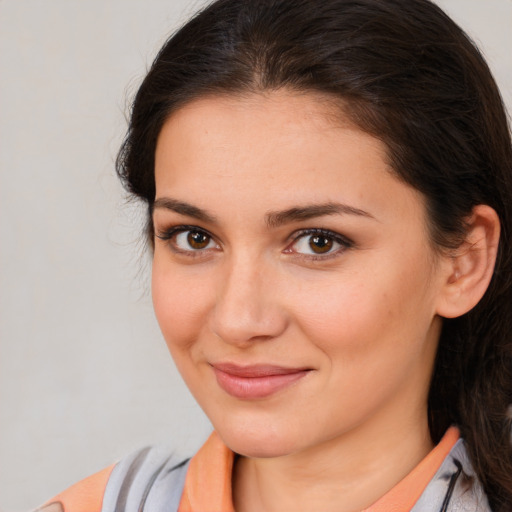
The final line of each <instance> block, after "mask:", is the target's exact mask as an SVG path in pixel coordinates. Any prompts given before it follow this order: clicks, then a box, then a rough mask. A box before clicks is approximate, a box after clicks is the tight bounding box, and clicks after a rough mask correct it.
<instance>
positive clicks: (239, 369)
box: [211, 363, 311, 378]
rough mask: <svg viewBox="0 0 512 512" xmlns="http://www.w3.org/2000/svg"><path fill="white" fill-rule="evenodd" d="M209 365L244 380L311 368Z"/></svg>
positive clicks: (261, 365)
mask: <svg viewBox="0 0 512 512" xmlns="http://www.w3.org/2000/svg"><path fill="white" fill-rule="evenodd" d="M211 365H212V366H213V367H214V368H215V369H216V370H219V371H221V372H224V373H227V374H229V375H233V376H235V377H245V378H256V377H271V376H273V375H287V374H290V373H298V372H303V371H307V370H311V368H306V367H296V368H290V367H285V366H277V365H273V364H252V365H237V364H234V363H212V364H211Z"/></svg>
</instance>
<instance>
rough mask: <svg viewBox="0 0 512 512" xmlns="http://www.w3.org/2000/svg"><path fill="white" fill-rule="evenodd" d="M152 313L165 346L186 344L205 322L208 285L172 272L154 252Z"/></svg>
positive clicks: (184, 345) (191, 341)
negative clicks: (153, 311)
mask: <svg viewBox="0 0 512 512" xmlns="http://www.w3.org/2000/svg"><path fill="white" fill-rule="evenodd" d="M151 287H152V297H153V306H154V309H155V315H156V318H157V320H158V323H159V325H160V329H161V331H162V334H163V336H164V338H165V341H166V343H167V345H168V346H169V349H170V350H171V351H173V349H174V348H177V349H181V348H183V349H185V348H187V347H190V346H191V345H192V344H193V343H194V341H195V340H196V339H197V337H198V333H199V332H200V331H201V329H202V328H203V326H204V325H205V324H206V320H205V318H206V315H207V310H208V305H209V303H210V297H209V294H208V290H211V288H212V287H211V286H208V283H207V282H205V280H204V279H197V278H191V276H188V275H187V274H186V273H183V272H176V271H175V269H173V268H172V267H171V266H167V265H166V264H165V262H164V263H162V262H161V261H160V259H159V258H158V257H157V256H156V255H155V259H154V262H153V270H152V284H151Z"/></svg>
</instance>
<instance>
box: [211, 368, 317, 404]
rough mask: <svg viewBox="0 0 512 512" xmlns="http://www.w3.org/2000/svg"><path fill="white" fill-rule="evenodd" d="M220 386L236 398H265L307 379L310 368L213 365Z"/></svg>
mask: <svg viewBox="0 0 512 512" xmlns="http://www.w3.org/2000/svg"><path fill="white" fill-rule="evenodd" d="M212 367H213V370H214V372H215V377H216V378H217V383H218V384H219V386H220V387H221V388H222V389H223V390H224V391H225V392H226V393H228V394H229V395H231V396H234V397H235V398H240V399H244V400H251V399H257V398H265V397H267V396H270V395H272V394H274V393H277V392H278V391H280V390H281V389H284V388H286V387H288V386H289V385H291V384H293V383H294V382H296V381H297V380H299V379H301V378H302V377H305V376H306V375H307V374H308V373H309V371H310V369H309V368H283V367H280V366H273V365H254V366H237V365H234V364H231V363H219V364H214V365H212Z"/></svg>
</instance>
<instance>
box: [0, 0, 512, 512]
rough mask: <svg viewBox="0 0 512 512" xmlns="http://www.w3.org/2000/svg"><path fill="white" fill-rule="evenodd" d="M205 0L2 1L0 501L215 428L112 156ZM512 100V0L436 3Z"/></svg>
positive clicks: (9, 502) (59, 485) (2, 504)
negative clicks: (176, 337)
mask: <svg viewBox="0 0 512 512" xmlns="http://www.w3.org/2000/svg"><path fill="white" fill-rule="evenodd" d="M202 3H203V2H202V0H197V1H192V2H191V1H187V0H149V1H147V0H88V1H86V0H81V1H80V0H0V404H1V408H0V434H1V435H0V511H4V512H6V511H9V512H14V511H18V510H19V511H21V510H28V509H30V508H32V507H35V506H36V505H38V504H40V503H41V502H43V501H44V500H46V499H48V498H50V497H51V496H52V495H54V494H56V493H57V492H59V491H60V490H63V489H64V488H66V487H67V486H69V485H70V484H72V483H73V482H76V481H77V480H79V479H81V478H83V477H85V476H87V475H88V474H91V473H93V472H95V471H97V470H99V469H101V468H103V467H105V466H106V465H108V464H110V463H111V462H113V461H115V460H116V459H117V458H119V457H121V456H122V455H124V454H126V453H128V452H130V451H131V450H133V449H135V448H138V447H140V446H143V445H145V444H148V443H155V442H157V443H158V442H164V443H167V444H169V445H171V446H174V447H175V448H176V449H177V450H179V451H180V452H183V453H188V452H191V451H193V450H194V449H195V448H196V447H197V446H199V444H200V443H201V442H202V441H203V440H204V438H205V437H206V436H207V434H208V432H209V429H210V426H209V424H208V422H207V420H206V419H205V418H204V416H203V415H202V413H201V412H200V411H199V409H198V407H197V406H196V405H195V404H194V402H193V400H192V399H191V397H190V395H189V394H188V392H187V390H186V389H185V387H184V385H183V384H182V383H181V380H180V377H179V376H178V375H177V372H176V370H175V368H174V366H173V365H172V362H171V359H170V357H169V356H168V354H167V349H166V347H165V344H164V342H163V340H162V338H161V335H160V333H159V330H158V327H157V325H156V321H155V319H154V317H153V313H152V307H151V299H150V293H149V268H150V261H149V259H148V257H147V254H146V255H145V256H144V250H143V247H142V245H141V243H140V236H139V235H140V228H141V222H142V220H141V219H142V212H141V211H140V210H139V209H138V208H137V207H136V206H135V205H129V204H126V202H125V201H124V199H123V198H124V196H123V193H122V190H121V187H120V185H119V184H118V182H117V179H116V178H115V175H114V170H113V169H114V167H113V160H114V158H115V154H116V151H117V148H118V145H119V142H120V140H121V138H122V136H123V135H124V130H125V126H126V125H125V120H124V117H123V112H124V111H125V106H126V104H127V100H126V98H127V97H128V98H129V97H130V96H131V93H133V91H134V90H135V89H136V86H137V84H138V83H139V82H140V80H141V78H142V76H143V75H144V72H145V70H146V69H147V66H148V65H149V63H150V62H151V60H152V58H153V56H154V55H155V53H156V51H157V50H158V48H159V47H160V45H161V44H162V43H163V41H164V40H165V38H166V35H167V34H169V33H170V32H171V31H172V30H174V29H175V28H176V27H177V26H178V25H179V24H181V23H182V22H183V21H184V20H185V19H187V17H188V16H189V15H190V14H191V13H192V12H194V10H195V9H196V8H197V7H198V6H200V5H201V4H202ZM438 3H439V4H440V5H441V6H442V7H444V8H445V9H446V10H447V11H448V13H449V14H451V15H452V16H453V17H454V18H455V19H456V20H457V21H458V22H459V23H460V24H461V25H462V26H463V27H464V28H466V30H467V31H468V32H469V33H470V34H471V35H472V36H473V37H474V38H475V39H476V40H477V42H478V43H479V44H480V46H481V48H482V49H483V51H484V53H485V55H486V56H487V58H488V60H489V62H490V64H491V67H492V69H493V71H494V73H495V76H496V78H497V81H498V83H499V84H500V87H501V90H502V93H503V96H504V98H505V100H506V102H507V104H508V105H509V109H510V106H511V105H512V62H511V51H512V0H439V1H438Z"/></svg>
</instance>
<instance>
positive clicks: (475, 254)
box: [437, 205, 500, 318]
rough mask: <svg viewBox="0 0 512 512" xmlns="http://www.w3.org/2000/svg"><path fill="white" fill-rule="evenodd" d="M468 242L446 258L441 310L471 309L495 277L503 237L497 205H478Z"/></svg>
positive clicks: (444, 313) (458, 311)
mask: <svg viewBox="0 0 512 512" xmlns="http://www.w3.org/2000/svg"><path fill="white" fill-rule="evenodd" d="M467 225H468V230H467V234H466V237H465V240H464V242H463V243H462V244H461V245H460V247H458V248H457V249H455V251H454V252H453V253H452V254H451V255H450V256H448V255H447V256H446V257H445V258H446V259H445V268H446V272H445V274H444V276H445V277H444V283H443V288H442V292H441V294H440V297H439V303H438V307H437V314H438V315H440V316H442V317H445V318H455V317H458V316H461V315H463V314H464V313H467V312H468V311H469V310H471V309H472V308H473V307H474V306H476V304H478V302H479V301H480V299H481V298H482V297H483V295H484V293H485V291H486V290H487V287H488V286H489V283H490V281H491V278H492V275H493V271H494V264H495V262H496V256H497V253H498V243H499V237H500V221H499V218H498V215H497V213H496V212H495V210H494V209H493V208H491V207H490V206H487V205H478V206H475V207H474V208H473V212H472V214H471V217H470V218H469V219H468V222H467Z"/></svg>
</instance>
